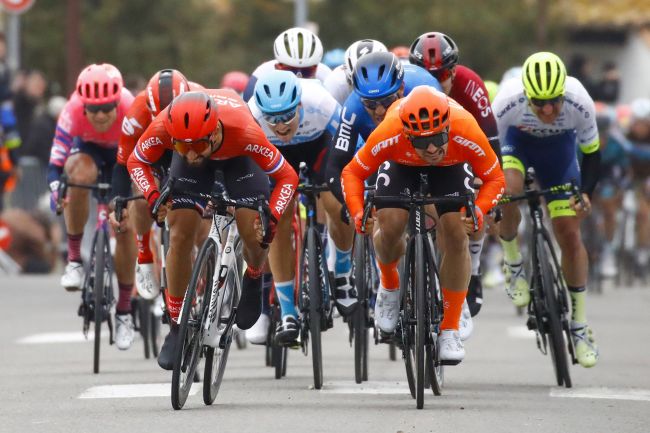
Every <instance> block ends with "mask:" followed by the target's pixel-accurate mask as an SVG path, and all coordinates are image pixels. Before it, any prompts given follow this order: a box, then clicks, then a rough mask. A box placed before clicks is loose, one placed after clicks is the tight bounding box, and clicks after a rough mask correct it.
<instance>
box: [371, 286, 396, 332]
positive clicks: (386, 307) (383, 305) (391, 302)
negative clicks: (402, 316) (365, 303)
mask: <svg viewBox="0 0 650 433" xmlns="http://www.w3.org/2000/svg"><path fill="white" fill-rule="evenodd" d="M398 317H399V289H396V290H386V289H385V288H383V287H381V286H379V291H378V292H377V301H376V302H375V322H376V323H377V326H379V329H381V330H382V331H383V332H385V333H387V334H390V333H392V332H393V331H395V327H396V326H397V319H398Z"/></svg>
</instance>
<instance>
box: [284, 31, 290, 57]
mask: <svg viewBox="0 0 650 433" xmlns="http://www.w3.org/2000/svg"><path fill="white" fill-rule="evenodd" d="M284 50H285V51H286V52H287V53H291V45H290V44H289V35H288V34H287V33H285V34H284Z"/></svg>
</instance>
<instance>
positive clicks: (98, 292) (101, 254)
mask: <svg viewBox="0 0 650 433" xmlns="http://www.w3.org/2000/svg"><path fill="white" fill-rule="evenodd" d="M105 243H106V238H105V237H104V233H103V232H101V231H98V232H96V235H95V263H94V268H95V279H94V281H93V299H94V305H93V308H94V312H95V319H94V320H95V340H94V342H93V343H94V344H93V372H94V373H99V352H100V344H101V337H102V322H103V319H104V314H103V308H104V278H105V277H104V271H105V266H104V260H105V254H106V251H105Z"/></svg>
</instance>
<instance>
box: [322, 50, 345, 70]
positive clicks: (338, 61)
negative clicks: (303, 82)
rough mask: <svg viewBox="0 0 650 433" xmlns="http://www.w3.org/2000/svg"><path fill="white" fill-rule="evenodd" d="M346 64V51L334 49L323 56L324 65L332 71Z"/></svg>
mask: <svg viewBox="0 0 650 433" xmlns="http://www.w3.org/2000/svg"><path fill="white" fill-rule="evenodd" d="M344 62H345V51H344V50H343V49H342V48H334V49H333V50H329V51H328V52H326V53H325V55H324V56H323V63H325V65H327V66H328V67H329V68H330V69H334V68H336V67H337V66H340V65H342V64H343V63H344Z"/></svg>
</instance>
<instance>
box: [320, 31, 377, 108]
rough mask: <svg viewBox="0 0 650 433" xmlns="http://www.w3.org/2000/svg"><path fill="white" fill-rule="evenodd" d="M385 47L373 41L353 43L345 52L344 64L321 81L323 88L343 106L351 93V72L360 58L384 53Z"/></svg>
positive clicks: (362, 40)
mask: <svg viewBox="0 0 650 433" xmlns="http://www.w3.org/2000/svg"><path fill="white" fill-rule="evenodd" d="M386 51H388V50H387V49H386V46H385V45H384V44H382V43H381V42H379V41H375V40H374V39H361V40H360V41H356V42H354V43H353V44H352V45H350V46H349V47H348V49H347V50H345V55H344V62H343V64H342V65H340V66H338V67H336V68H335V69H333V70H332V73H331V74H329V75H328V76H327V78H326V79H325V81H323V86H325V88H326V89H327V91H328V92H330V93H331V94H332V96H334V99H336V100H337V101H338V103H339V104H345V100H346V99H347V98H348V96H350V93H352V89H353V88H354V87H353V86H352V71H354V67H355V65H356V64H357V61H358V60H359V58H361V56H364V55H366V54H370V53H379V52H386Z"/></svg>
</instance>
